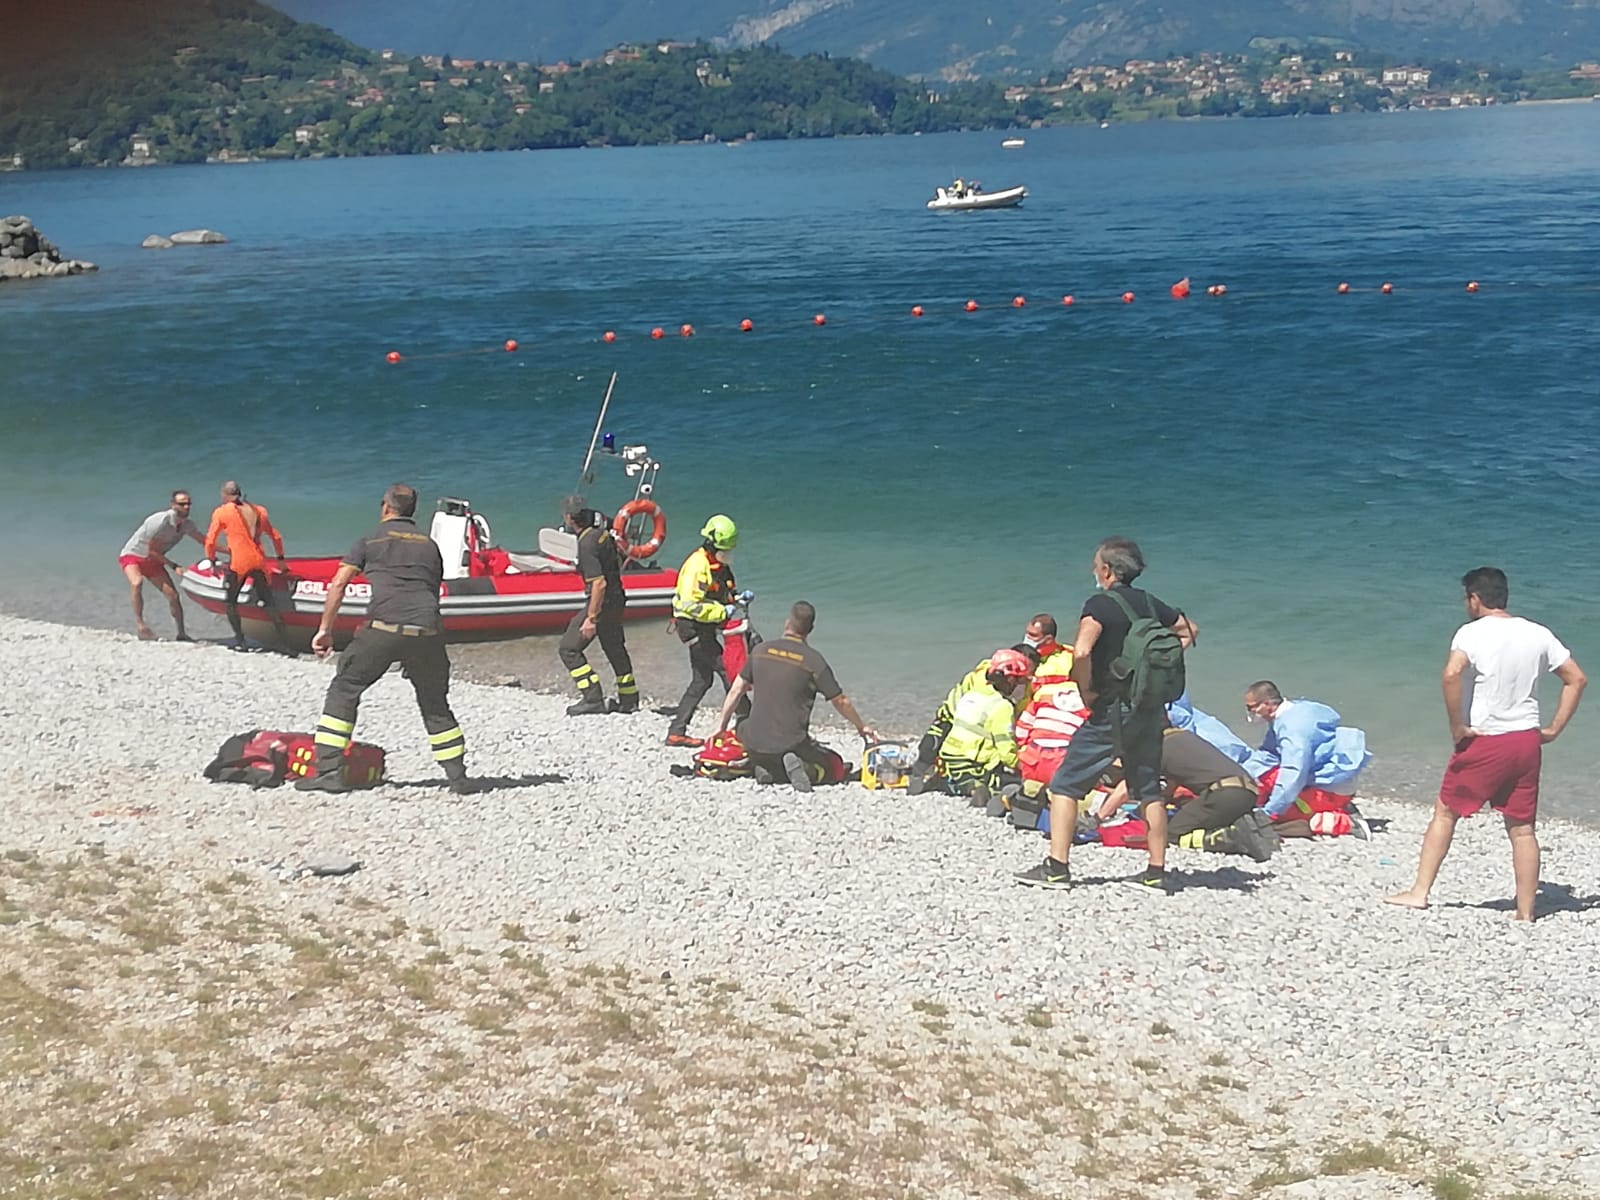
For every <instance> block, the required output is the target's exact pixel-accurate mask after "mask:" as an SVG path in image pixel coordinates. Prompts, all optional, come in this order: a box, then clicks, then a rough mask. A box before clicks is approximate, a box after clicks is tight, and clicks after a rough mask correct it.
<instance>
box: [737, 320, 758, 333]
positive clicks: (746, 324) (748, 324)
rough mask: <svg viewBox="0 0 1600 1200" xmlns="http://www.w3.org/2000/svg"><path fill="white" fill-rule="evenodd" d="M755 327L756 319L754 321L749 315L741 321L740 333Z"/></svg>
mask: <svg viewBox="0 0 1600 1200" xmlns="http://www.w3.org/2000/svg"><path fill="white" fill-rule="evenodd" d="M755 327H756V323H755V322H754V321H752V320H751V319H750V318H749V317H746V318H745V319H744V320H742V321H740V322H739V332H740V333H749V332H750V331H751V330H752V329H754V328H755Z"/></svg>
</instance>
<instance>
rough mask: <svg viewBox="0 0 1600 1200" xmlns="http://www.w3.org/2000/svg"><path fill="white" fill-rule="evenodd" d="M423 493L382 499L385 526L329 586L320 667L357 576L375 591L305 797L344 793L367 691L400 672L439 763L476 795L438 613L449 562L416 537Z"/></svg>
mask: <svg viewBox="0 0 1600 1200" xmlns="http://www.w3.org/2000/svg"><path fill="white" fill-rule="evenodd" d="M416 511H417V489H416V488H414V487H412V486H411V485H410V484H405V483H395V484H391V485H390V486H389V488H388V490H387V491H385V492H384V493H383V504H382V507H381V508H380V510H379V517H380V520H381V524H379V526H378V527H377V528H376V529H374V530H373V531H372V532H371V533H369V534H367V535H366V536H365V537H363V538H361V539H360V540H359V541H357V542H356V544H355V545H353V546H352V547H350V550H349V552H348V553H346V554H345V556H344V558H343V560H342V561H341V562H340V563H339V569H338V570H337V571H336V572H334V576H333V579H332V580H331V581H329V583H328V599H327V601H326V603H324V605H323V606H322V624H321V625H320V627H319V628H318V629H317V633H316V636H315V637H313V638H312V639H311V648H312V650H314V651H316V654H317V657H318V658H323V657H326V656H327V655H328V654H330V653H331V652H332V651H333V623H334V619H335V618H336V617H337V616H338V615H339V605H340V604H342V603H343V602H344V593H345V589H346V588H348V587H349V586H350V581H351V580H353V579H354V578H355V577H356V576H357V575H365V576H366V577H367V581H368V582H369V583H370V584H371V586H372V598H371V599H370V600H369V601H368V603H367V618H368V619H367V621H366V623H365V624H364V625H362V626H361V628H360V629H359V630H357V631H356V635H355V637H353V638H352V639H351V640H350V644H349V645H348V646H346V647H345V651H344V654H343V655H341V656H340V658H339V670H338V671H337V672H336V673H335V674H334V677H333V682H332V683H331V684H329V685H328V694H327V697H326V699H324V700H323V702H322V716H321V718H320V719H319V720H318V721H317V732H316V744H317V759H316V763H317V771H316V774H315V775H314V776H310V777H308V778H305V779H302V780H300V781H299V782H297V783H296V784H295V787H296V788H298V789H299V790H301V791H309V792H343V791H347V790H348V789H349V787H350V784H349V783H348V782H347V781H346V780H345V778H344V771H343V766H344V752H345V750H346V748H347V747H349V745H350V740H351V737H352V736H353V735H354V733H355V728H356V710H357V709H358V708H359V707H360V705H361V697H362V695H363V694H364V693H365V692H366V690H367V689H368V688H369V687H371V686H372V685H373V684H375V683H377V682H378V680H380V679H382V678H383V677H384V676H385V675H386V674H387V673H388V671H389V668H390V667H392V666H393V665H394V664H395V663H399V664H401V666H402V667H403V668H404V670H405V675H406V678H407V679H409V680H410V681H411V687H412V690H413V691H415V692H416V694H417V708H418V709H420V710H421V712H422V724H423V727H424V728H426V729H427V731H428V746H429V748H430V749H432V751H433V758H434V761H435V762H437V763H438V764H439V766H440V767H442V768H443V769H444V774H445V779H446V780H448V781H449V787H450V790H451V791H452V792H455V793H456V794H457V795H467V794H469V793H471V792H474V791H476V790H477V787H476V785H475V784H474V783H473V781H472V780H471V779H469V778H468V776H467V758H466V755H467V739H466V735H465V734H463V733H462V732H461V724H460V722H458V721H457V720H456V715H455V713H454V712H452V711H451V709H450V655H449V653H448V651H446V649H445V644H444V620H443V618H442V617H441V616H440V613H439V585H440V584H441V583H442V582H443V580H444V558H443V556H442V555H441V554H440V553H439V546H438V543H436V542H435V541H434V540H433V539H432V538H431V537H429V536H428V535H427V534H425V533H422V532H420V531H419V530H418V529H417V523H416V519H415V516H416Z"/></svg>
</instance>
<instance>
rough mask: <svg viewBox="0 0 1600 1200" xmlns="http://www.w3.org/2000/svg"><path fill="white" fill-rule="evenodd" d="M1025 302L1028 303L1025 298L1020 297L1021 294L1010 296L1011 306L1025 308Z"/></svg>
mask: <svg viewBox="0 0 1600 1200" xmlns="http://www.w3.org/2000/svg"><path fill="white" fill-rule="evenodd" d="M1027 304H1028V301H1027V299H1026V298H1024V297H1022V296H1013V297H1011V307H1012V308H1026V307H1027Z"/></svg>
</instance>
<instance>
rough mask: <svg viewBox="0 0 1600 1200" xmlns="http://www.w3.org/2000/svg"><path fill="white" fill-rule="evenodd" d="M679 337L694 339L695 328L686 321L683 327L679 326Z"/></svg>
mask: <svg viewBox="0 0 1600 1200" xmlns="http://www.w3.org/2000/svg"><path fill="white" fill-rule="evenodd" d="M678 336H679V337H693V336H694V326H693V325H691V324H689V322H687V321H685V322H684V323H683V324H682V325H679V326H678Z"/></svg>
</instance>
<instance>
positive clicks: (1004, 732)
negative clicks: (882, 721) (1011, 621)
mask: <svg viewBox="0 0 1600 1200" xmlns="http://www.w3.org/2000/svg"><path fill="white" fill-rule="evenodd" d="M1035 665H1036V664H1035V661H1034V660H1033V659H1031V658H1029V657H1028V655H1026V654H1024V653H1022V652H1021V651H1019V650H996V651H995V652H994V653H993V654H991V655H990V656H989V664H988V669H987V670H986V671H985V672H984V676H983V683H982V684H981V685H980V686H978V687H975V688H973V689H972V690H971V691H969V692H967V693H966V694H965V695H963V696H962V697H961V698H960V699H959V700H958V701H956V706H955V711H954V712H953V713H952V714H951V719H950V732H949V734H947V735H946V737H945V739H944V744H943V745H941V746H940V747H939V761H940V762H942V763H943V764H944V770H945V775H946V776H947V777H948V778H949V780H950V785H951V786H952V787H953V788H954V789H955V790H956V793H957V794H958V795H962V796H966V797H967V798H968V799H969V800H970V801H971V802H972V805H973V807H975V808H982V807H986V806H987V805H988V804H989V801H990V799H991V797H992V796H994V795H997V794H998V793H1000V792H1001V791H1002V790H1003V789H1005V788H1006V787H1009V786H1013V785H1015V786H1017V787H1019V788H1020V786H1021V784H1022V776H1021V775H1020V774H1019V773H1018V772H1017V739H1016V734H1015V733H1014V732H1013V724H1014V722H1015V721H1016V719H1017V706H1018V704H1019V703H1021V701H1022V699H1023V697H1024V696H1025V695H1026V694H1027V690H1028V682H1029V680H1031V679H1032V678H1033V669H1034V666H1035ZM1001 815H1004V813H1003V810H1002V811H1001Z"/></svg>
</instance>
